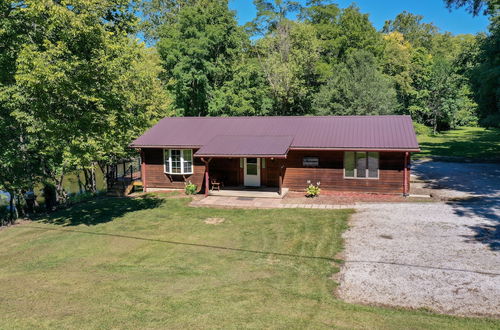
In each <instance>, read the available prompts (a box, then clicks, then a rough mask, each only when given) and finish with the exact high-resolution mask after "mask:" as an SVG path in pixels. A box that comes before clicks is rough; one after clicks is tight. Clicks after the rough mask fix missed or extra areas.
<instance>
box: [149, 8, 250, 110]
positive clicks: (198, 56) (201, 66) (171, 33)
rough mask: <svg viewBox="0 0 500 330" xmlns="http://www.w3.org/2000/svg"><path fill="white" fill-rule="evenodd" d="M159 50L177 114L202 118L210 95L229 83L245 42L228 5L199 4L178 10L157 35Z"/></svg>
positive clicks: (208, 103)
mask: <svg viewBox="0 0 500 330" xmlns="http://www.w3.org/2000/svg"><path fill="white" fill-rule="evenodd" d="M159 36H160V39H159V41H158V44H157V48H158V51H159V53H160V56H161V58H162V63H163V66H164V68H165V76H164V77H165V79H166V82H167V87H168V89H169V91H171V93H172V94H173V95H174V96H175V107H176V110H177V111H178V113H179V114H182V115H186V116H205V115H207V114H208V109H209V107H210V103H211V102H212V101H213V98H214V93H215V91H217V90H218V89H219V88H221V87H222V86H223V85H224V84H225V83H226V82H228V81H230V80H232V79H233V74H234V68H235V65H236V64H237V63H238V61H239V60H240V59H241V58H242V49H243V47H244V46H245V44H246V43H247V42H248V41H247V40H248V37H247V36H246V35H245V34H244V32H243V30H242V28H241V27H239V26H238V25H237V22H236V19H235V17H234V12H232V11H230V10H229V8H228V3H227V0H215V1H210V0H200V1H197V2H196V3H195V4H194V5H189V6H184V7H182V8H181V9H180V10H179V13H178V15H177V17H176V21H175V22H168V21H167V22H165V23H164V24H163V25H162V26H161V28H160V32H159Z"/></svg>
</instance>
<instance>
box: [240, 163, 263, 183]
mask: <svg viewBox="0 0 500 330" xmlns="http://www.w3.org/2000/svg"><path fill="white" fill-rule="evenodd" d="M244 170H245V175H244V181H245V182H244V183H245V186H249V187H260V158H245V167H244Z"/></svg>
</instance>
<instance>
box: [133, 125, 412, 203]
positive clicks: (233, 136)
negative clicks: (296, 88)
mask: <svg viewBox="0 0 500 330" xmlns="http://www.w3.org/2000/svg"><path fill="white" fill-rule="evenodd" d="M130 146H131V147H132V148H136V149H139V150H140V153H141V159H142V166H141V171H142V173H141V177H142V184H143V187H144V190H145V191H156V190H171V189H184V187H185V184H186V183H188V182H191V183H193V184H195V185H196V186H197V188H198V191H199V192H204V193H205V194H209V193H210V192H211V190H212V189H213V188H214V186H216V188H217V190H219V189H223V190H224V189H248V188H251V189H271V190H273V189H275V190H276V191H277V192H278V193H279V194H280V195H281V194H282V192H283V190H284V189H286V190H287V191H288V190H291V191H304V190H305V189H306V188H307V186H308V185H309V184H314V185H316V184H319V185H320V187H321V189H322V190H323V191H336V192H366V193H383V194H403V195H407V194H408V192H409V188H410V183H409V177H410V154H411V153H412V152H419V151H420V148H419V145H418V142H417V139H416V135H415V131H414V129H413V124H412V120H411V117H410V116H302V117H300V116H297V117H168V118H164V119H162V120H161V121H160V122H158V123H157V124H156V125H155V126H154V127H152V128H151V129H150V130H148V131H147V132H146V133H144V134H143V135H142V136H140V137H139V138H138V139H136V140H135V141H134V142H133V143H132V144H131V145H130Z"/></svg>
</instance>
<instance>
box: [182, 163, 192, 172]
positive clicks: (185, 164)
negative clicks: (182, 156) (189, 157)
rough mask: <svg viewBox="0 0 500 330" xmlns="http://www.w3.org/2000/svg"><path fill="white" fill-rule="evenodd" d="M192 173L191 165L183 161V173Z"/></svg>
mask: <svg viewBox="0 0 500 330" xmlns="http://www.w3.org/2000/svg"><path fill="white" fill-rule="evenodd" d="M191 172H193V163H192V162H186V161H184V173H191Z"/></svg>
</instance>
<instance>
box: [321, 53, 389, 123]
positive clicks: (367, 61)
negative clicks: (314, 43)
mask: <svg viewBox="0 0 500 330" xmlns="http://www.w3.org/2000/svg"><path fill="white" fill-rule="evenodd" d="M396 107H397V100H396V91H395V90H394V87H393V85H392V81H391V79H390V78H389V77H387V76H385V75H384V74H382V73H380V71H379V70H378V67H377V61H376V59H375V57H374V56H373V54H371V53H370V52H367V51H365V50H358V51H355V52H353V53H351V54H349V56H348V57H347V59H346V61H345V63H340V64H338V65H336V66H335V67H334V74H333V75H332V78H331V79H330V80H329V81H328V83H327V84H326V85H324V86H323V87H321V89H320V91H319V93H318V94H317V95H316V97H315V99H314V110H315V113H316V114H320V115H385V114H392V113H394V112H395V109H396Z"/></svg>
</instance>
